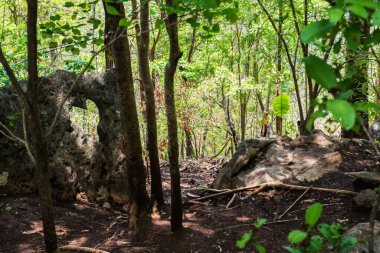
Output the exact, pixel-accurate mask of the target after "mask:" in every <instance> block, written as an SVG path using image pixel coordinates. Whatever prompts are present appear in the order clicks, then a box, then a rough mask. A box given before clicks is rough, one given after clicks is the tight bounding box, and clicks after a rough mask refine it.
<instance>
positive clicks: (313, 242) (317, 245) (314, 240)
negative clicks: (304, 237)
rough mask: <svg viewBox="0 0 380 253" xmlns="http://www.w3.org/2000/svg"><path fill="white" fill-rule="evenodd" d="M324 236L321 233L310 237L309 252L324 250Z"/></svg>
mask: <svg viewBox="0 0 380 253" xmlns="http://www.w3.org/2000/svg"><path fill="white" fill-rule="evenodd" d="M322 247H323V238H322V237H320V236H319V235H313V236H312V237H311V238H310V241H309V246H308V247H307V252H316V253H317V252H322Z"/></svg>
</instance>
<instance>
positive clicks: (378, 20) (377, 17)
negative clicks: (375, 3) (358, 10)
mask: <svg viewBox="0 0 380 253" xmlns="http://www.w3.org/2000/svg"><path fill="white" fill-rule="evenodd" d="M372 22H373V25H380V7H377V8H376V11H375V12H374V13H373V14H372Z"/></svg>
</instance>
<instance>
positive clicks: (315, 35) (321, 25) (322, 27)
mask: <svg viewBox="0 0 380 253" xmlns="http://www.w3.org/2000/svg"><path fill="white" fill-rule="evenodd" d="M334 26H335V24H334V23H332V22H330V20H321V21H317V22H315V23H312V24H310V25H308V26H307V27H306V28H305V29H304V30H303V31H302V33H301V40H302V41H303V42H304V43H310V42H313V41H315V40H317V39H319V38H322V37H323V36H325V35H326V34H327V33H329V32H330V31H331V30H332V28H333V27H334Z"/></svg>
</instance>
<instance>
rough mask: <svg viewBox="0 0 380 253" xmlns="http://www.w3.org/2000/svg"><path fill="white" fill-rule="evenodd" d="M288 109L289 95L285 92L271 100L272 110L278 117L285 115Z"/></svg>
mask: <svg viewBox="0 0 380 253" xmlns="http://www.w3.org/2000/svg"><path fill="white" fill-rule="evenodd" d="M289 109H290V97H289V96H288V95H287V94H281V95H280V96H278V97H276V98H275V99H274V100H273V111H274V113H275V114H276V116H278V117H283V116H285V115H286V114H287V113H288V112H289Z"/></svg>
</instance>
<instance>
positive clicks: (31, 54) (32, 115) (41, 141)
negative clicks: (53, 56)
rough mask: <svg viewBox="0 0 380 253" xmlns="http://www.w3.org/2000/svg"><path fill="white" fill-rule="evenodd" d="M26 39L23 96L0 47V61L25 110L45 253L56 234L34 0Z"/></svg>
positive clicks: (53, 244) (55, 248)
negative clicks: (40, 101)
mask: <svg viewBox="0 0 380 253" xmlns="http://www.w3.org/2000/svg"><path fill="white" fill-rule="evenodd" d="M27 4H28V14H27V39H28V84H27V91H26V93H25V92H24V91H23V90H22V88H21V86H20V84H19V83H18V81H17V79H16V77H15V75H14V72H13V70H12V69H11V68H10V66H9V64H8V62H7V60H6V59H5V57H4V54H3V52H2V50H1V45H0V62H1V63H2V65H3V66H4V69H5V70H6V72H7V74H8V76H9V78H10V80H11V82H12V85H13V87H14V89H15V90H16V92H17V94H18V96H19V97H20V100H21V101H22V104H21V106H22V109H23V111H26V116H27V117H26V126H24V127H27V128H28V130H29V133H30V145H29V140H24V141H25V142H26V145H28V146H30V147H31V150H32V152H33V155H30V157H31V159H32V161H33V163H34V165H35V178H36V182H37V187H38V193H39V197H40V212H41V217H42V224H43V232H44V239H45V250H46V252H48V253H55V252H58V245H57V235H56V232H55V224H54V208H53V201H52V197H51V186H50V171H49V160H48V159H49V158H48V157H49V156H48V145H47V138H46V136H45V134H44V133H43V129H42V126H41V119H40V111H39V107H38V64H37V44H38V43H37V14H38V1H37V0H28V1H27Z"/></svg>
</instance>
